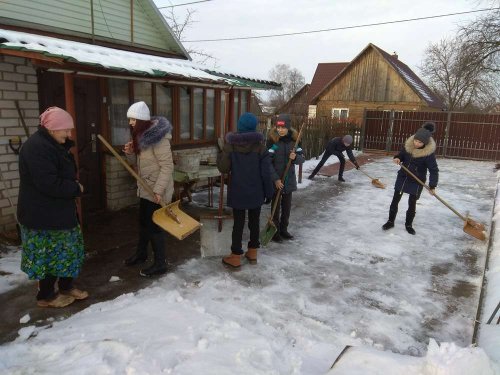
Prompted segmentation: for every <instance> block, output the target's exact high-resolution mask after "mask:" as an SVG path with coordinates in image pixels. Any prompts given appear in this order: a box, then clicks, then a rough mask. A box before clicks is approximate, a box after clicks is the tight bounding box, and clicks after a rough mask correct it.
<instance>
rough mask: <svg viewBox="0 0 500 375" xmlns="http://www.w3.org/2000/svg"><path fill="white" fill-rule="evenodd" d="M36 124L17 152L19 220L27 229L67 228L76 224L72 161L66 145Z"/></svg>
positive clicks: (70, 143)
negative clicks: (34, 130)
mask: <svg viewBox="0 0 500 375" xmlns="http://www.w3.org/2000/svg"><path fill="white" fill-rule="evenodd" d="M73 145H74V142H72V141H71V140H67V141H66V143H65V144H64V145H61V144H59V143H57V142H56V141H55V140H54V139H53V138H52V137H51V135H50V134H49V133H48V132H47V130H46V129H45V128H42V127H40V128H39V129H38V131H37V132H36V133H35V134H33V135H32V136H31V137H29V138H28V140H27V141H26V142H25V143H24V145H23V146H22V147H21V151H20V153H19V175H20V185H19V198H18V204H17V217H18V220H19V223H21V224H22V225H24V226H26V227H28V228H30V229H51V230H62V229H71V228H74V227H76V226H77V225H78V220H77V215H76V202H75V198H76V197H77V196H79V195H80V187H79V185H78V183H77V181H76V164H75V160H74V158H73V155H72V154H71V153H70V152H69V149H70V148H71V147H72V146H73Z"/></svg>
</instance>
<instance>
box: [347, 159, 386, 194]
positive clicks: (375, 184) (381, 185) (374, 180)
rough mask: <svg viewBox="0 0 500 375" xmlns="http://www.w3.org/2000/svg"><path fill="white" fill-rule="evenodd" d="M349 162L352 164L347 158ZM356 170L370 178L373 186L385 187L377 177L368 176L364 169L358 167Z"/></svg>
mask: <svg viewBox="0 0 500 375" xmlns="http://www.w3.org/2000/svg"><path fill="white" fill-rule="evenodd" d="M349 163H351V164H352V165H354V163H353V162H352V161H350V160H349ZM354 166H355V165H354ZM358 171H360V172H361V173H363V174H364V175H365V176H366V177H368V178H370V179H371V180H372V185H373V186H375V187H378V188H379V189H385V185H384V184H383V183H382V182H381V181H380V180H379V179H378V178H373V177H370V175H369V174H368V173H366V172H365V171H364V170H362V169H361V168H359V169H358Z"/></svg>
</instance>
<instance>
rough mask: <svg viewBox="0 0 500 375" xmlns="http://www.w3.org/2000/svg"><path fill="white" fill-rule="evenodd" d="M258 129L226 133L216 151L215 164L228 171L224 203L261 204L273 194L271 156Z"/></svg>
mask: <svg viewBox="0 0 500 375" xmlns="http://www.w3.org/2000/svg"><path fill="white" fill-rule="evenodd" d="M263 141H264V137H263V136H262V134H261V133H256V132H251V133H228V134H227V135H226V143H225V145H224V149H223V150H222V152H220V153H219V154H218V155H217V167H218V168H219V170H220V171H221V172H222V173H229V172H231V184H230V186H229V188H228V196H227V205H228V206H229V207H233V208H236V209H241V210H243V209H245V210H247V209H253V208H257V207H260V206H262V204H263V203H264V199H265V198H268V199H271V198H272V196H273V192H274V190H273V183H272V180H271V175H270V169H271V160H270V157H269V153H268V151H267V149H266V146H265V145H264V144H263Z"/></svg>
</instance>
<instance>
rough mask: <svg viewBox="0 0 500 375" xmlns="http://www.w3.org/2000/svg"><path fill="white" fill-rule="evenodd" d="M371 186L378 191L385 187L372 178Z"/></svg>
mask: <svg viewBox="0 0 500 375" xmlns="http://www.w3.org/2000/svg"><path fill="white" fill-rule="evenodd" d="M372 185H373V186H375V187H378V188H379V189H385V185H384V184H383V183H382V182H380V180H379V179H378V178H374V179H373V180H372Z"/></svg>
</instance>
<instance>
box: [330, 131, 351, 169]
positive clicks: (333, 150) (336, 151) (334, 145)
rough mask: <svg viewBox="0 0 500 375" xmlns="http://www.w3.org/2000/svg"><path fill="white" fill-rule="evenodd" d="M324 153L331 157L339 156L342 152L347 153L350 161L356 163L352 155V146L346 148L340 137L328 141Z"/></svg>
mask: <svg viewBox="0 0 500 375" xmlns="http://www.w3.org/2000/svg"><path fill="white" fill-rule="evenodd" d="M325 151H326V152H328V153H329V154H332V155H341V154H342V152H344V151H345V152H347V156H348V157H349V160H350V161H352V162H353V163H354V162H355V161H356V158H355V157H354V155H353V153H352V145H349V146H346V145H345V144H344V142H343V141H342V137H336V138H332V139H331V140H330V141H328V143H327V144H326V147H325Z"/></svg>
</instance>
